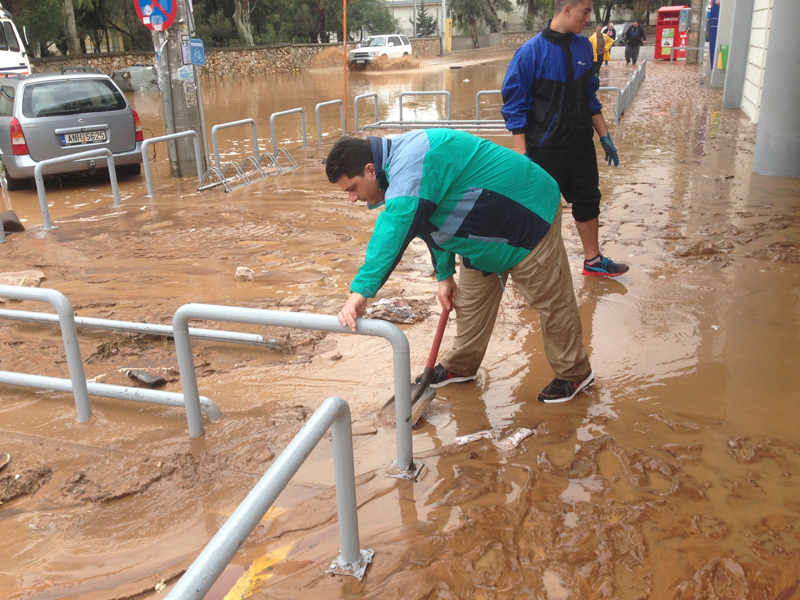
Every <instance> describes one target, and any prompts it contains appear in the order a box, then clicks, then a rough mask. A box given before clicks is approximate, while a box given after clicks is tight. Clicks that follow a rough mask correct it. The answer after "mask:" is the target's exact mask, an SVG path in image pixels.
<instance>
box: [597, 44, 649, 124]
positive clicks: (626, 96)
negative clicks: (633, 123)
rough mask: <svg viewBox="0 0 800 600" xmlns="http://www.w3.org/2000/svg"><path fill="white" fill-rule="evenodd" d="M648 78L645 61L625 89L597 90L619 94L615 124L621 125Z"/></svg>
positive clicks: (604, 88) (608, 88) (602, 88)
mask: <svg viewBox="0 0 800 600" xmlns="http://www.w3.org/2000/svg"><path fill="white" fill-rule="evenodd" d="M646 76H647V61H646V60H643V61H642V62H641V64H640V65H639V67H638V68H637V69H636V72H635V73H634V74H633V77H631V78H630V79H629V80H628V82H627V83H626V84H625V87H624V88H622V89H620V88H618V87H601V88H597V91H598V92H616V93H617V113H616V117H615V119H614V123H615V124H617V125H618V124H619V121H620V119H621V118H622V115H624V114H625V111H626V110H627V109H628V107H629V106H630V105H631V103H632V102H633V99H634V98H635V97H636V94H637V93H639V88H640V87H641V85H642V81H644V79H645V77H646Z"/></svg>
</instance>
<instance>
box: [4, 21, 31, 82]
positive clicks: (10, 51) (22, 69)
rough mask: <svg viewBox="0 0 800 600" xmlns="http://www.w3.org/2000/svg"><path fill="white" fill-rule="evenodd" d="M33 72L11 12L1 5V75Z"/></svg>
mask: <svg viewBox="0 0 800 600" xmlns="http://www.w3.org/2000/svg"><path fill="white" fill-rule="evenodd" d="M30 72H31V63H30V61H29V60H28V52H27V51H26V50H25V45H24V44H23V43H22V38H20V35H19V32H18V31H17V26H16V25H14V21H12V20H11V14H10V13H9V12H8V11H7V10H5V9H4V8H3V7H2V5H0V77H2V76H3V75H27V74H28V73H30Z"/></svg>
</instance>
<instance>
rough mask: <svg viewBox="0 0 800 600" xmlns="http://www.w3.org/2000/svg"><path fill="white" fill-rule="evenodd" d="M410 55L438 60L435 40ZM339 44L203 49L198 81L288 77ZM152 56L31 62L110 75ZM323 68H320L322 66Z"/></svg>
mask: <svg viewBox="0 0 800 600" xmlns="http://www.w3.org/2000/svg"><path fill="white" fill-rule="evenodd" d="M358 46H359V43H358V42H349V43H348V44H347V48H348V50H352V49H353V48H357V47H358ZM411 46H412V48H414V55H415V56H419V57H421V58H427V57H431V56H439V50H440V48H441V42H440V40H439V38H419V39H412V40H411ZM341 47H342V46H341V44H293V45H289V44H286V45H283V46H255V47H244V48H206V64H205V65H204V66H202V67H200V72H201V77H203V79H207V78H209V77H226V76H230V75H246V76H247V75H260V74H263V73H290V72H292V71H299V70H303V69H308V68H311V67H314V66H319V65H318V64H316V63H317V62H318V61H317V57H318V56H319V55H320V54H321V53H323V52H325V51H326V50H331V51H332V53H335V52H336V51H337V50H338V53H339V54H338V56H339V59H340V60H341ZM154 59H155V53H153V52H102V53H98V54H80V55H76V56H53V57H48V58H32V59H31V65H32V66H33V70H34V72H38V73H42V72H48V73H51V72H58V71H60V70H61V69H63V68H64V67H68V66H90V67H95V68H97V69H100V70H101V71H103V72H104V73H111V72H112V71H116V70H117V69H123V68H125V67H130V66H133V65H135V64H145V65H151V64H153V61H154ZM323 66H324V64H323Z"/></svg>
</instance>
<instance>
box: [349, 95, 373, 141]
mask: <svg viewBox="0 0 800 600" xmlns="http://www.w3.org/2000/svg"><path fill="white" fill-rule="evenodd" d="M373 97H374V98H375V121H376V122H377V121H378V94H377V92H372V93H371V94H361V95H360V96H356V97H355V98H353V119H354V121H355V123H354V127H353V131H355V132H357V131H358V101H359V100H363V99H365V98H373Z"/></svg>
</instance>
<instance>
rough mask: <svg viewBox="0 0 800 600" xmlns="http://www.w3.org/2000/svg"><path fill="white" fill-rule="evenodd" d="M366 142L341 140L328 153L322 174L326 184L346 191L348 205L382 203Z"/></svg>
mask: <svg viewBox="0 0 800 600" xmlns="http://www.w3.org/2000/svg"><path fill="white" fill-rule="evenodd" d="M373 160H374V159H373V158H372V148H371V147H370V143H369V140H363V139H361V138H353V137H343V138H342V139H340V140H339V141H338V142H336V143H335V144H334V145H333V148H331V151H330V152H329V153H328V160H327V162H326V164H325V174H326V175H327V176H328V181H330V182H331V183H335V184H336V185H338V186H339V189H340V190H342V191H343V192H347V194H348V196H349V197H350V202H358V201H363V202H366V203H367V204H369V205H370V206H376V205H377V204H380V203H381V202H383V198H384V192H383V191H382V190H381V189H380V186H379V184H378V178H377V174H376V171H375V163H374V162H373Z"/></svg>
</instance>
